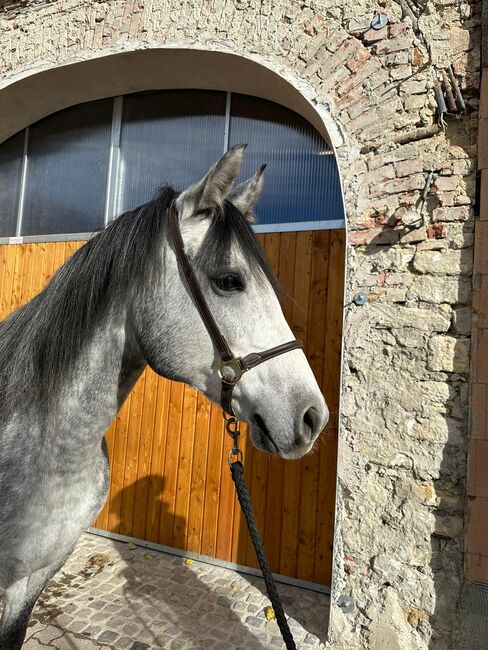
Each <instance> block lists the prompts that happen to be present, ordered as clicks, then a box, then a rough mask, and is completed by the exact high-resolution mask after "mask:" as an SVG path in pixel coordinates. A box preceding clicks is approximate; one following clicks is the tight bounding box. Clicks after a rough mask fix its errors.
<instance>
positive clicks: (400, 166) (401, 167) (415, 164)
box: [396, 158, 423, 176]
mask: <svg viewBox="0 0 488 650" xmlns="http://www.w3.org/2000/svg"><path fill="white" fill-rule="evenodd" d="M422 169H423V166H422V161H421V160H419V159H418V158H414V159H413V160H404V161H402V162H399V163H397V164H396V171H397V174H398V176H410V174H416V173H417V172H421V171H422Z"/></svg>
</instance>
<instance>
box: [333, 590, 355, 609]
mask: <svg viewBox="0 0 488 650" xmlns="http://www.w3.org/2000/svg"><path fill="white" fill-rule="evenodd" d="M337 604H338V606H339V607H340V608H341V609H342V611H343V612H344V614H351V613H352V612H353V611H354V609H355V607H356V603H355V602H354V598H353V597H352V596H349V595H348V594H342V596H339V600H338V601H337Z"/></svg>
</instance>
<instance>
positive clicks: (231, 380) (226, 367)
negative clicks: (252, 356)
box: [219, 357, 246, 386]
mask: <svg viewBox="0 0 488 650" xmlns="http://www.w3.org/2000/svg"><path fill="white" fill-rule="evenodd" d="M245 372H246V368H243V367H242V366H241V363H240V360H239V359H236V358H235V357H234V358H232V359H228V360H227V361H222V362H221V364H220V368H219V375H220V378H221V379H222V381H223V382H224V384H229V386H235V384H237V382H238V381H239V379H240V378H241V377H242V375H243V374H244V373H245Z"/></svg>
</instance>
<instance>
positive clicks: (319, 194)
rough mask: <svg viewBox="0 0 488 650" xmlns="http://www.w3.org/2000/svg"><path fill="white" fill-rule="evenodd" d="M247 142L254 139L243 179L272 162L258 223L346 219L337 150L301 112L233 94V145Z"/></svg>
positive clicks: (260, 206) (258, 213)
mask: <svg viewBox="0 0 488 650" xmlns="http://www.w3.org/2000/svg"><path fill="white" fill-rule="evenodd" d="M241 142H246V143H247V144H248V147H247V150H246V156H245V161H244V165H243V168H242V175H241V179H244V178H247V177H249V176H252V174H254V173H255V172H256V171H257V170H258V169H259V167H260V166H261V165H262V164H263V163H267V167H266V172H265V174H266V176H265V183H264V190H263V194H262V196H261V198H260V200H259V202H258V205H257V208H256V214H257V217H258V221H257V223H258V224H272V223H281V224H282V223H296V222H304V221H329V220H342V219H344V209H343V204H342V197H341V190H340V182H339V174H338V170H337V163H336V160H335V157H334V155H333V152H332V150H331V148H330V147H329V145H328V144H327V143H326V142H325V141H324V139H323V138H322V137H321V136H320V135H319V134H318V133H317V131H316V130H315V129H314V128H313V127H312V126H311V125H310V124H309V123H308V122H307V121H306V120H304V119H303V118H302V117H301V116H300V115H298V114H296V113H294V112H293V111H290V110H289V109H287V108H285V107H283V106H280V105H279V104H274V103H273V102H269V101H265V100H263V99H259V98H257V97H249V96H247V95H237V94H232V103H231V119H230V134H229V146H233V145H235V144H238V143H241Z"/></svg>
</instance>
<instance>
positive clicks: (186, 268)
mask: <svg viewBox="0 0 488 650" xmlns="http://www.w3.org/2000/svg"><path fill="white" fill-rule="evenodd" d="M169 225H170V232H171V236H172V238H173V244H174V247H175V252H176V258H177V260H178V264H179V266H180V268H181V270H182V271H183V275H184V276H185V279H186V282H187V284H188V288H189V289H190V292H191V294H192V296H193V300H194V302H195V305H196V307H197V309H198V312H199V314H200V317H201V319H202V321H203V324H204V325H205V327H206V328H207V331H208V333H209V334H210V338H211V339H212V341H213V343H214V345H215V347H216V348H217V350H218V353H219V355H220V359H221V363H220V370H219V374H220V378H221V379H222V391H221V399H220V405H221V407H222V409H223V410H224V413H226V414H228V415H230V416H231V420H229V419H227V418H226V419H227V425H228V426H227V430H228V432H229V433H231V435H232V431H231V430H229V429H230V427H229V425H230V424H231V423H234V422H235V423H237V422H236V420H235V416H234V411H233V410H232V392H233V390H234V386H235V385H236V384H237V382H238V381H239V380H240V378H241V377H242V375H243V374H244V373H245V372H247V371H248V370H250V369H251V368H255V367H256V366H259V364H260V363H263V361H268V360H269V359H273V358H274V357H278V356H279V355H281V354H284V353H285V352H290V351H291V350H297V349H301V348H303V342H302V341H299V340H298V339H295V340H293V341H288V343H282V344H281V345H277V346H276V347H274V348H270V349H269V350H264V351H263V352H251V353H250V354H247V355H246V356H245V357H235V356H234V355H233V353H232V350H231V349H230V347H229V344H228V343H227V341H226V340H225V338H224V335H223V334H222V332H221V331H220V330H219V328H218V326H217V323H216V322H215V319H214V317H213V315H212V312H211V311H210V308H209V306H208V304H207V301H206V300H205V297H204V295H203V293H202V289H201V287H200V285H199V283H198V280H197V277H196V275H195V272H194V270H193V267H192V265H191V262H190V260H189V259H188V256H187V254H186V253H185V245H184V243H183V238H182V237H181V231H180V225H179V221H178V214H177V212H176V207H175V202H174V201H173V202H172V203H171V205H170V207H169Z"/></svg>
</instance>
